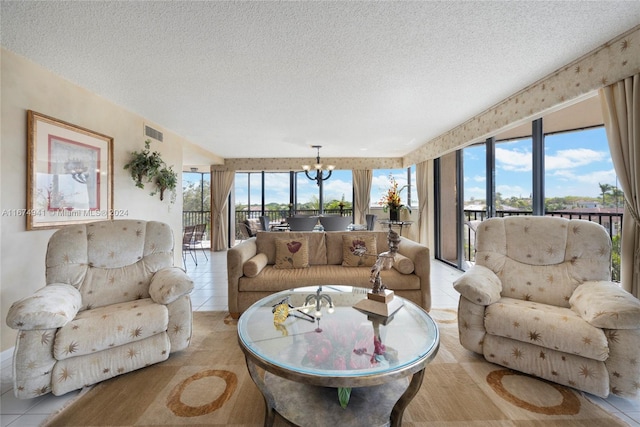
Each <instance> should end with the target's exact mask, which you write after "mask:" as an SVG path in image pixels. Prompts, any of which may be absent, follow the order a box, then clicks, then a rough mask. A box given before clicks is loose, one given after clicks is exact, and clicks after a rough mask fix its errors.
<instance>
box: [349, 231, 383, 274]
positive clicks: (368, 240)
mask: <svg viewBox="0 0 640 427" xmlns="http://www.w3.org/2000/svg"><path fill="white" fill-rule="evenodd" d="M356 249H363V250H364V253H365V254H367V255H368V256H359V255H356V253H355V251H356ZM370 255H374V256H370ZM376 255H378V251H377V249H376V237H375V236H374V235H362V234H357V233H349V234H343V235H342V266H343V267H371V266H372V265H373V264H375V262H376Z"/></svg>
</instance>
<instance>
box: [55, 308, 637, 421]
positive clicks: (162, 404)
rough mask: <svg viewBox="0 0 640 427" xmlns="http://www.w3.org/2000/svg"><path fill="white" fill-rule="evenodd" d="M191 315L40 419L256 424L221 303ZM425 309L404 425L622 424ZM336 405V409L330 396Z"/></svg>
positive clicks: (257, 398) (259, 403) (255, 401)
mask: <svg viewBox="0 0 640 427" xmlns="http://www.w3.org/2000/svg"><path fill="white" fill-rule="evenodd" d="M194 315H195V320H194V333H193V339H192V344H191V346H190V347H189V348H188V349H187V350H185V351H183V352H181V353H178V354H174V355H173V356H171V358H169V360H167V361H166V362H164V363H161V364H158V365H154V366H150V367H147V368H145V369H141V370H139V371H136V372H132V373H129V374H125V375H122V376H120V377H117V378H114V379H112V380H109V381H105V382H103V383H100V384H98V385H96V386H94V387H93V388H91V389H90V390H89V391H87V392H86V393H82V394H81V395H80V396H79V397H78V398H77V399H76V400H75V401H73V402H72V403H71V404H70V405H68V406H67V407H65V408H64V409H63V410H62V411H60V412H59V413H57V414H54V415H52V416H51V417H50V418H49V420H47V422H45V424H44V425H46V426H65V427H66V426H84V427H89V426H181V425H191V426H196V425H199V426H216V425H220V426H222V425H225V426H261V425H263V420H264V401H263V399H262V396H261V394H260V392H259V391H258V389H257V388H256V386H255V385H254V384H253V382H252V380H251V377H250V376H249V374H248V372H247V367H246V365H245V361H244V356H243V354H242V351H241V350H240V348H239V345H238V343H237V335H236V322H235V321H234V320H232V319H231V318H230V317H227V316H226V313H222V312H196V313H195V314H194ZM431 315H432V316H433V317H434V319H436V321H437V322H438V325H439V327H440V331H441V345H440V351H439V352H438V355H437V356H436V358H435V359H434V360H433V361H432V362H431V364H430V365H429V366H428V368H427V370H426V374H425V377H424V382H423V384H422V388H421V389H420V392H419V393H418V395H417V396H416V397H415V399H414V400H413V401H412V402H411V404H410V405H409V407H408V408H407V410H406V412H405V414H404V422H403V425H404V426H427V425H429V426H435V427H438V426H473V425H477V426H483V427H485V426H522V427H524V426H527V427H528V426H545V427H546V426H590V427H592V426H603V427H604V426H607V427H608V426H615V425H620V426H624V425H626V424H624V423H623V422H621V421H620V420H619V419H618V418H616V417H615V416H613V415H611V414H608V413H607V412H605V411H604V410H602V409H601V408H600V407H598V406H597V405H595V404H593V403H591V402H589V401H588V400H587V399H586V398H585V397H583V396H582V395H581V394H580V393H579V392H577V391H575V390H572V389H569V388H566V387H562V386H558V385H555V384H551V383H547V382H544V381H541V380H537V379H535V378H531V377H528V376H526V375H522V374H519V373H516V372H514V371H510V370H506V369H504V368H502V367H500V366H496V365H492V364H489V363H487V362H485V361H484V359H481V358H480V357H477V356H475V355H474V354H473V353H470V352H468V351H467V350H465V349H463V348H462V347H461V346H460V344H459V342H458V337H457V324H456V320H455V319H456V311H455V310H453V309H434V310H432V312H431ZM372 404H375V403H374V402H373V403H372ZM335 410H336V411H341V410H342V409H341V408H340V406H339V404H338V400H337V398H336V407H335ZM276 421H277V423H276V424H279V425H282V424H283V423H282V420H276Z"/></svg>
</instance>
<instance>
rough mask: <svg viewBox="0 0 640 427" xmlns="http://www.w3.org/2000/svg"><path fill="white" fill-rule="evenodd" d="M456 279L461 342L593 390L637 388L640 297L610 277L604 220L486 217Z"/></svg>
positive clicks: (632, 392) (629, 392)
mask: <svg viewBox="0 0 640 427" xmlns="http://www.w3.org/2000/svg"><path fill="white" fill-rule="evenodd" d="M475 243H476V257H475V259H476V262H475V265H474V266H473V267H471V268H470V269H469V270H467V271H466V272H465V273H464V274H463V275H462V276H461V277H460V278H458V280H456V281H455V282H454V288H455V289H456V290H457V291H458V292H459V293H460V300H459V307H458V329H459V335H460V342H461V344H462V346H463V347H465V348H467V349H469V350H471V351H473V352H475V353H479V354H481V355H483V356H484V358H485V359H486V360H487V361H489V362H492V363H495V364H498V365H502V366H505V367H508V368H511V369H514V370H517V371H521V372H525V373H527V374H530V375H534V376H536V377H540V378H544V379H546V380H549V381H552V382H555V383H559V384H563V385H566V386H569V387H573V388H576V389H579V390H582V391H585V392H588V393H591V394H594V395H597V396H601V397H607V396H608V395H609V393H613V394H616V395H619V396H623V397H634V396H637V394H638V391H639V390H640V359H639V357H638V349H640V301H638V299H636V298H634V297H633V296H632V295H631V294H629V293H628V292H626V291H624V290H623V289H621V288H620V286H619V285H618V284H616V283H613V282H611V281H610V278H611V239H610V238H609V235H608V234H607V232H606V231H605V229H604V227H602V226H601V225H599V224H597V223H594V222H590V221H585V220H568V219H563V218H554V217H525V216H517V217H508V218H491V219H488V220H485V221H483V222H481V223H480V225H479V226H478V228H477V235H476V242H475Z"/></svg>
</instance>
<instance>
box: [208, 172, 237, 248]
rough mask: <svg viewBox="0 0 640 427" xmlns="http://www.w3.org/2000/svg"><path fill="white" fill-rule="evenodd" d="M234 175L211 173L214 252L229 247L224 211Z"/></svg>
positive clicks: (212, 240) (229, 173)
mask: <svg viewBox="0 0 640 427" xmlns="http://www.w3.org/2000/svg"><path fill="white" fill-rule="evenodd" d="M235 175H236V174H235V171H222V170H214V171H211V231H212V232H211V244H212V248H213V250H214V251H223V250H226V249H227V248H228V247H229V245H228V242H227V233H226V227H225V221H224V219H225V216H224V210H225V207H226V206H227V200H229V193H230V192H231V187H232V186H233V181H234V179H235Z"/></svg>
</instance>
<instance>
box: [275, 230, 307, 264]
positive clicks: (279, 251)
mask: <svg viewBox="0 0 640 427" xmlns="http://www.w3.org/2000/svg"><path fill="white" fill-rule="evenodd" d="M275 243H276V263H275V267H276V268H280V269H282V268H307V267H309V239H307V238H306V237H298V238H294V239H277V240H276V242H275Z"/></svg>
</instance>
